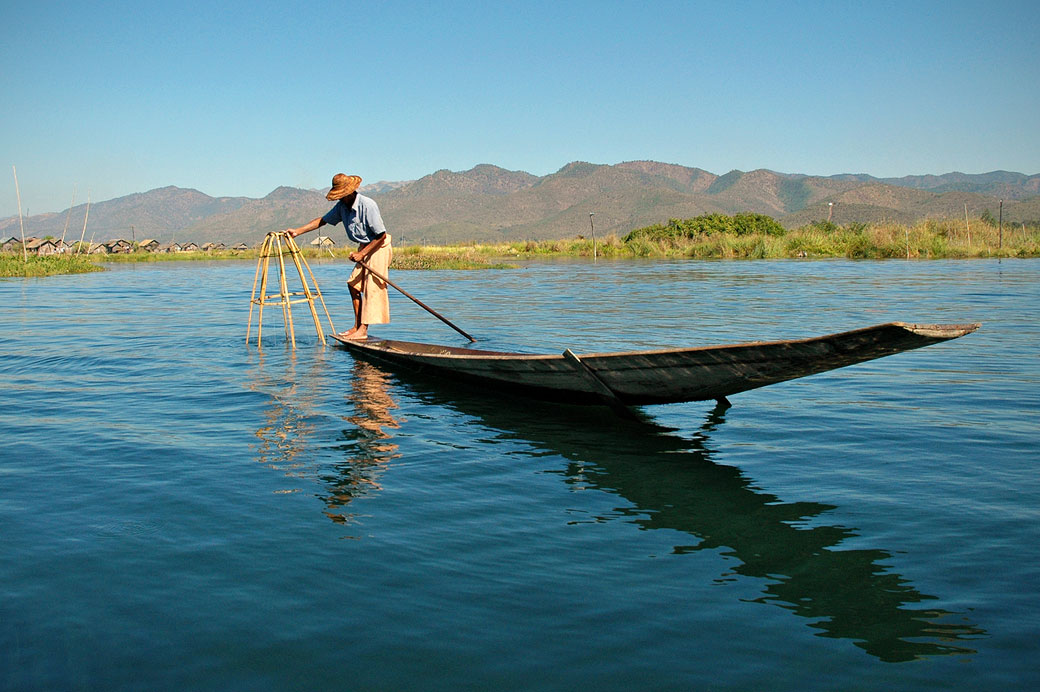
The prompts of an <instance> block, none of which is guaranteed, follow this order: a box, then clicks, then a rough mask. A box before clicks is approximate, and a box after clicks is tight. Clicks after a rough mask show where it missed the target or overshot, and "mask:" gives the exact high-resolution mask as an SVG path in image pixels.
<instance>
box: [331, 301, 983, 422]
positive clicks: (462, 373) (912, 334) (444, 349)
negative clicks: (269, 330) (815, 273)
mask: <svg viewBox="0 0 1040 692" xmlns="http://www.w3.org/2000/svg"><path fill="white" fill-rule="evenodd" d="M978 327H979V325H978V324H953V325H938V324H907V323H904V322H892V323H889V324H882V325H877V326H874V327H867V328H865V329H856V330H853V331H849V332H842V333H840V334H830V335H828V336H820V337H815V338H812V339H801V340H794V341H769V342H760V341H756V342H751V343H746V344H737V345H730V346H707V347H700V348H684V349H672V350H657V351H637V352H630V353H597V354H589V355H582V356H578V355H576V354H574V353H572V352H571V351H570V350H569V349H568V350H567V351H564V352H563V354H561V355H530V354H522V353H503V352H499V351H482V350H476V349H470V348H460V347H453V346H435V345H431V344H418V343H412V342H407V341H389V340H374V339H368V340H364V341H354V340H348V339H339V341H340V342H341V343H342V344H343V345H344V346H346V347H347V348H348V349H350V350H351V351H352V352H353V353H356V354H358V355H361V356H365V357H367V358H369V359H372V360H376V361H382V362H387V363H391V364H394V365H403V366H407V367H410V368H412V369H416V370H420V371H429V372H433V373H436V374H442V375H448V376H450V377H452V378H455V379H466V380H471V381H476V382H480V383H483V384H485V385H491V386H494V387H495V388H496V389H497V388H503V389H506V388H507V389H509V390H513V391H520V392H523V393H525V394H528V395H532V396H536V397H538V398H542V399H549V400H554V401H564V402H569V403H579V404H590V403H606V404H609V405H612V406H640V405H644V404H671V403H677V402H681V401H702V400H707V399H717V400H720V401H723V402H725V399H726V397H727V396H729V395H731V394H737V393H738V392H744V391H747V390H749V389H755V388H757V387H764V386H765V385H769V384H775V383H777V382H784V381H786V380H792V379H795V378H797V377H805V376H806V375H814V374H816V373H820V372H825V371H827V370H833V369H835V368H841V367H845V366H846V365H853V364H855V363H862V362H863V361H867V360H873V359H874V358H881V357H882V356H888V355H892V354H894V353H900V352H902V351H908V350H910V349H914V348H920V347H922V346H928V345H930V344H935V343H938V342H940V341H946V340H949V339H955V338H957V337H959V336H964V335H965V334H969V333H971V332H973V331H975V330H976V329H978ZM336 338H337V339H338V337H336Z"/></svg>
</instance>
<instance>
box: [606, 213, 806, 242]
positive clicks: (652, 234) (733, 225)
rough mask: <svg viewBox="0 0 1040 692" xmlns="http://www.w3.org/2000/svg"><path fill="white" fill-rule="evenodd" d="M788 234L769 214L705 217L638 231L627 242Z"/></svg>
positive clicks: (672, 220) (675, 220)
mask: <svg viewBox="0 0 1040 692" xmlns="http://www.w3.org/2000/svg"><path fill="white" fill-rule="evenodd" d="M786 232H787V231H786V230H785V229H784V227H783V226H781V225H780V224H779V223H778V222H777V221H776V220H775V219H774V218H772V217H771V216H766V215H765V214H751V213H747V214H737V215H735V216H726V215H725V214H704V215H702V216H698V217H696V218H693V219H670V220H669V221H668V223H667V224H665V225H661V224H656V225H654V226H647V227H645V228H637V229H636V230H634V231H632V232H631V233H629V234H628V235H626V236H625V238H624V242H625V243H630V242H632V241H633V240H663V239H667V240H678V239H683V240H689V239H693V238H697V237H700V236H710V235H725V234H729V235H736V236H744V235H755V234H764V235H772V236H781V235H784V233H786Z"/></svg>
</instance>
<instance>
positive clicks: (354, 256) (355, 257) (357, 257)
mask: <svg viewBox="0 0 1040 692" xmlns="http://www.w3.org/2000/svg"><path fill="white" fill-rule="evenodd" d="M363 259H365V253H363V252H361V251H360V250H354V252H352V253H350V261H351V262H360V261H362V260H363Z"/></svg>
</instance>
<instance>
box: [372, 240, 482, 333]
mask: <svg viewBox="0 0 1040 692" xmlns="http://www.w3.org/2000/svg"><path fill="white" fill-rule="evenodd" d="M357 263H358V264H360V265H361V266H362V267H364V268H365V269H366V270H368V271H370V272H372V275H373V276H375V277H376V278H377V279H381V280H383V281H385V282H386V283H388V284H390V285H391V286H393V287H394V288H396V289H397V290H398V291H400V292H401V293H403V294H404V295H405V296H406V297H408V298H410V299H411V300H412V302H414V303H415V304H416V305H418V306H419V307H421V308H422V309H423V310H425V311H426V312H428V313H430V314H431V315H433V316H434V317H436V318H437V319H439V320H440V321H441V322H443V323H444V324H446V325H448V326H449V327H451V328H452V329H454V330H455V331H457V332H458V333H459V334H461V335H462V336H464V337H466V338H467V339H469V340H470V342H474V341H476V339H474V338H473V337H472V336H470V335H469V334H467V333H466V332H464V331H462V330H461V329H459V328H458V327H456V326H455V325H454V324H452V323H451V322H450V321H448V318H446V317H445V316H444V315H442V314H440V313H439V312H437V311H436V310H434V309H433V308H431V307H430V306H429V305H427V304H426V303H424V302H422V301H421V300H419V299H418V298H416V297H415V296H413V295H412V294H411V293H409V292H408V291H406V290H404V289H403V288H401V287H400V286H398V285H397V284H395V283H394V282H393V281H391V280H390V279H388V278H386V277H385V276H383V275H382V274H380V273H379V272H377V271H376V270H375V269H373V268H372V267H370V266H368V265H367V264H365V262H364V261H362V260H358V261H357Z"/></svg>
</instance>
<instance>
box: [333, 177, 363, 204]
mask: <svg viewBox="0 0 1040 692" xmlns="http://www.w3.org/2000/svg"><path fill="white" fill-rule="evenodd" d="M360 186H361V178H360V177H358V176H356V175H344V174H343V173H337V174H336V175H334V176H332V189H331V190H329V194H327V195H325V199H327V200H329V201H335V200H337V199H343V198H344V197H346V196H347V195H349V194H350V193H352V192H354V191H355V190H357V189H358V187H360Z"/></svg>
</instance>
